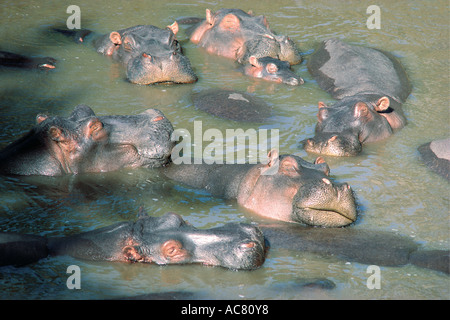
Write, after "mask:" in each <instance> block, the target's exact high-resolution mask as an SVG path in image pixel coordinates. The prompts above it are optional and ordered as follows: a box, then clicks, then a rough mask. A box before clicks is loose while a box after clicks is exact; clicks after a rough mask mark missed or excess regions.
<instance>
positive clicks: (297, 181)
mask: <svg viewBox="0 0 450 320" xmlns="http://www.w3.org/2000/svg"><path fill="white" fill-rule="evenodd" d="M268 158H269V161H268V163H267V164H265V165H264V164H255V165H253V164H206V163H203V164H195V163H193V164H175V163H172V164H171V165H169V166H167V167H165V168H163V173H164V174H165V175H166V176H167V177H169V178H170V179H173V180H175V181H177V182H181V183H184V184H187V185H189V186H191V187H194V188H199V189H204V190H206V191H208V192H209V193H211V194H212V195H213V196H217V197H221V198H224V199H234V200H236V201H237V203H238V204H239V205H241V206H242V207H244V208H246V209H247V210H249V211H250V212H252V213H254V214H256V215H259V216H263V217H266V218H270V219H274V220H281V221H287V222H296V223H302V224H307V225H314V226H322V227H342V226H346V225H349V224H351V223H353V222H355V221H356V219H357V210H356V204H355V198H354V195H353V191H352V190H351V188H350V186H349V185H347V184H346V183H342V184H340V183H335V182H331V180H330V178H329V176H328V175H329V171H330V170H329V167H328V165H327V164H326V163H324V161H323V159H321V158H318V159H317V160H316V162H315V163H310V162H307V161H305V160H303V159H302V158H300V157H297V156H294V155H281V156H279V155H278V152H277V151H276V150H272V151H271V152H270V153H269V154H268ZM172 159H174V154H172ZM174 161H176V160H174Z"/></svg>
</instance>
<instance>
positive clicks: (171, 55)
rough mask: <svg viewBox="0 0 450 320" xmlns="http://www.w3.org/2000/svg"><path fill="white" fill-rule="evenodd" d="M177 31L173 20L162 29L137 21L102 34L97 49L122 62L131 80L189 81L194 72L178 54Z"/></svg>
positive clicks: (179, 51)
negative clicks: (102, 36) (122, 28)
mask: <svg viewBox="0 0 450 320" xmlns="http://www.w3.org/2000/svg"><path fill="white" fill-rule="evenodd" d="M177 32H178V24H177V22H174V23H173V24H172V25H170V26H167V28H165V29H159V28H157V27H155V26H151V25H140V26H136V27H132V28H128V29H124V30H119V31H114V32H111V33H110V34H109V35H107V36H105V37H104V38H103V40H102V41H101V42H100V43H99V48H98V51H99V52H101V53H103V54H105V55H110V56H112V57H113V58H115V59H117V60H119V61H121V62H123V63H124V64H125V66H126V68H127V79H128V80H129V81H130V82H131V83H136V84H143V85H147V84H152V83H159V82H173V83H193V82H195V81H197V76H196V75H195V73H194V71H193V70H192V67H191V64H190V62H189V59H188V58H186V57H185V56H184V55H183V54H182V51H181V47H180V45H179V43H178V41H177V40H176V34H177Z"/></svg>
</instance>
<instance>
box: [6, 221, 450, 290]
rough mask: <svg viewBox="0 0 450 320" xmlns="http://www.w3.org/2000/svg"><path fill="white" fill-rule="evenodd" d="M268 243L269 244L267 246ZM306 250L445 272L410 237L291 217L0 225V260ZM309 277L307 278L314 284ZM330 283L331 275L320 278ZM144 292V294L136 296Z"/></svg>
mask: <svg viewBox="0 0 450 320" xmlns="http://www.w3.org/2000/svg"><path fill="white" fill-rule="evenodd" d="M266 245H268V247H266ZM269 247H270V249H286V250H290V251H296V252H313V253H317V254H322V255H327V256H330V255H331V256H333V257H336V258H338V259H344V260H346V261H355V262H358V263H363V264H374V265H377V266H387V267H396V266H403V265H406V264H409V263H411V264H413V265H416V266H419V267H422V268H428V269H432V270H436V271H440V272H444V273H447V274H448V273H450V270H449V262H450V252H449V251H448V250H422V249H421V248H420V245H418V244H417V243H415V242H414V241H412V240H411V238H408V237H403V236H400V235H396V234H393V233H388V232H379V231H378V232H376V231H370V230H357V229H354V228H332V229H330V228H311V227H303V226H298V225H260V226H259V227H256V226H251V225H246V224H233V223H231V224H226V225H224V226H222V227H218V228H212V229H206V230H200V229H196V228H194V227H192V226H190V225H188V224H186V222H185V221H184V220H183V219H182V218H181V217H180V216H178V215H177V214H174V213H167V214H165V215H163V216H161V217H158V218H155V217H141V218H140V219H138V220H137V221H136V222H120V223H116V224H114V225H111V226H109V227H104V228H100V229H96V230H93V231H89V232H85V233H80V234H76V235H72V236H68V237H53V238H46V237H41V236H34V235H21V234H15V233H4V232H1V233H0V266H6V265H15V266H22V265H26V264H29V263H33V262H36V261H38V260H40V259H43V258H45V257H47V256H48V255H51V256H57V255H70V256H72V257H75V258H78V259H83V260H90V261H116V262H129V263H135V262H140V263H154V264H159V265H165V264H186V263H201V264H205V265H212V266H222V267H226V268H230V269H234V270H250V269H256V268H258V267H260V266H261V265H262V264H263V263H264V260H265V255H266V251H267V250H268V249H269ZM321 282H323V281H320V282H317V281H314V282H312V283H311V282H309V283H306V285H307V286H311V285H313V286H315V287H317V285H319V286H320V285H321ZM323 284H324V285H326V286H327V288H329V289H330V287H329V286H330V285H331V288H333V286H332V283H328V281H327V282H326V283H322V285H323ZM142 298H144V297H142Z"/></svg>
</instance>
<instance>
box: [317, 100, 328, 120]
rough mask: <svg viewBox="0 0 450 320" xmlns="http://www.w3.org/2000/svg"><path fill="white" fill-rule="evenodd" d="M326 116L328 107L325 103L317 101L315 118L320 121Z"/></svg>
mask: <svg viewBox="0 0 450 320" xmlns="http://www.w3.org/2000/svg"><path fill="white" fill-rule="evenodd" d="M327 117H328V108H327V106H326V104H325V103H323V102H319V112H317V120H318V121H319V122H322V121H323V120H325V119H326V118H327Z"/></svg>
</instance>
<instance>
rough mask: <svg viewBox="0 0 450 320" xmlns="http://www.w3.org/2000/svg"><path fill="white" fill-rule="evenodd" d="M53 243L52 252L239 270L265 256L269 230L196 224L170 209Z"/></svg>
mask: <svg viewBox="0 0 450 320" xmlns="http://www.w3.org/2000/svg"><path fill="white" fill-rule="evenodd" d="M49 248H50V252H51V254H52V255H61V254H68V255H71V256H73V257H75V258H81V259H88V260H109V261H120V262H141V263H155V264H158V265H166V264H187V263H200V264H204V265H209V266H221V267H225V268H230V269H234V270H240V269H243V270H250V269H256V268H258V267H260V266H261V265H262V264H263V263H264V260H265V242H264V236H263V234H262V232H261V231H260V230H259V229H258V228H257V227H255V226H251V225H247V224H238V223H230V224H225V225H223V226H221V227H217V228H212V229H197V228H194V227H193V226H191V225H189V224H188V223H187V222H186V221H184V220H183V219H182V218H181V216H179V215H178V214H175V213H170V212H169V213H166V214H164V215H163V216H161V217H150V216H141V217H140V218H139V219H138V220H137V221H136V222H121V223H118V224H115V225H112V226H109V227H105V228H101V229H97V230H94V231H90V232H85V233H81V234H78V235H74V236H70V237H66V238H52V239H50V240H49Z"/></svg>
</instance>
